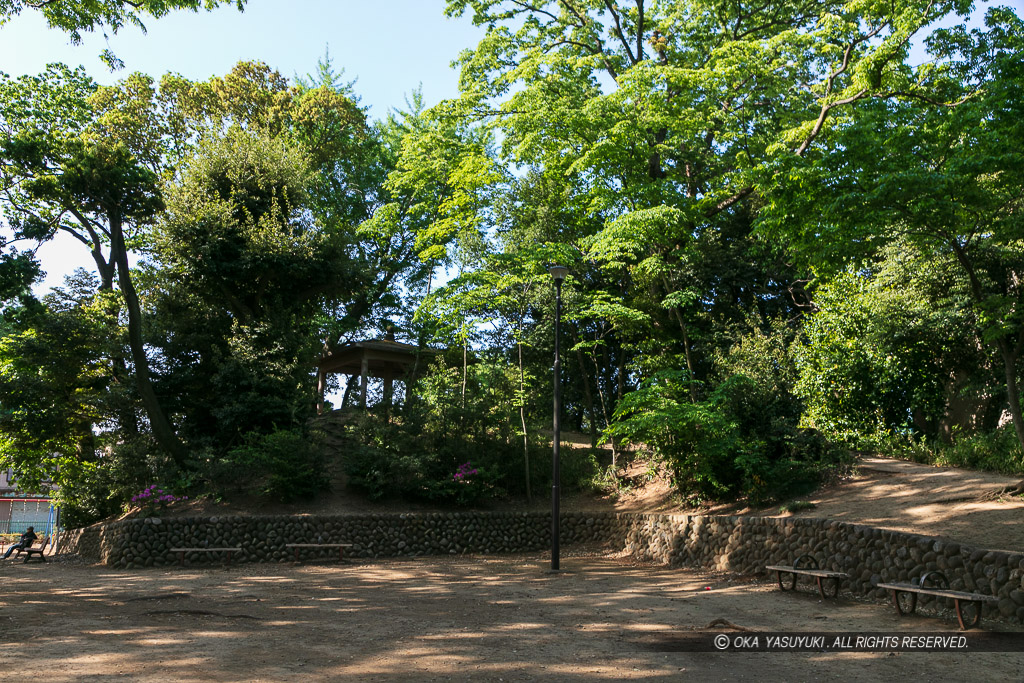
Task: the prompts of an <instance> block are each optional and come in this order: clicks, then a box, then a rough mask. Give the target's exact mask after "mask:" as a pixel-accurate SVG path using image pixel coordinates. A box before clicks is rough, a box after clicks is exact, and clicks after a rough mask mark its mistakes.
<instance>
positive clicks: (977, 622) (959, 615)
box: [953, 598, 982, 631]
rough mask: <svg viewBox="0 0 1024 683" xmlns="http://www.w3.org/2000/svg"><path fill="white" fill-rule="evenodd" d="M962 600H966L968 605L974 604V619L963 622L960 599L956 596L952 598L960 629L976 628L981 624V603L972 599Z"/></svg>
mask: <svg viewBox="0 0 1024 683" xmlns="http://www.w3.org/2000/svg"><path fill="white" fill-rule="evenodd" d="M964 602H966V603H967V604H969V605H973V606H974V620H973V621H971V623H970V624H964V613H963V607H962V605H961V604H960V600H959V599H958V598H953V605H954V606H955V607H956V620H957V621H959V622H960V630H961V631H966V630H968V629H972V628H976V627H978V626H981V605H982V603H980V602H975V601H974V600H965V601H964Z"/></svg>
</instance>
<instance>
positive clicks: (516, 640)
mask: <svg viewBox="0 0 1024 683" xmlns="http://www.w3.org/2000/svg"><path fill="white" fill-rule="evenodd" d="M1011 483H1015V480H1014V479H1009V478H1006V477H999V476H997V475H990V474H979V473H975V472H969V471H965V470H954V469H940V468H934V467H926V466H922V465H914V464H911V463H904V462H899V461H892V460H883V459H865V460H864V462H863V463H862V465H861V467H860V471H859V474H858V475H857V476H855V477H852V478H850V479H849V480H848V481H846V482H843V483H842V484H839V485H837V486H834V487H831V488H829V489H826V490H822V491H819V492H817V493H816V494H814V495H813V496H811V497H810V498H809V500H810V501H812V502H814V503H815V504H816V506H817V507H816V508H815V509H813V510H807V511H803V512H801V513H798V514H799V515H800V516H815V517H826V518H832V519H839V520H844V521H849V522H855V523H863V524H870V525H873V526H879V527H883V528H892V529H899V530H905V531H911V532H916V533H924V534H930V535H936V536H945V537H951V538H954V539H956V540H958V541H961V542H963V543H966V544H968V545H971V546H974V547H978V548H996V549H1005V550H1012V551H1024V535H1022V531H1021V525H1020V521H1021V519H1022V516H1024V501H1021V499H1020V498H1005V499H1002V500H995V499H992V496H990V495H989V494H990V493H991V492H993V491H995V490H998V489H999V488H1002V487H1003V486H1005V485H1007V484H1011ZM568 502H570V503H571V505H568V506H563V507H564V509H573V508H574V507H575V508H577V509H578V508H580V507H594V508H602V509H609V508H611V507H614V508H616V509H620V510H651V509H658V510H662V511H678V512H685V510H680V509H679V508H676V507H674V506H673V505H672V504H671V499H670V497H669V496H668V495H667V492H666V491H664V490H663V491H661V492H659V491H658V490H657V486H651V487H649V488H648V490H646V491H644V492H643V494H642V495H638V494H637V492H635V491H634V492H632V493H628V494H627V495H623V496H620V497H619V498H618V499H616V500H607V499H606V500H597V499H583V498H581V499H578V500H576V499H572V500H570V501H568ZM543 504H544V503H543V501H541V502H540V503H539V505H543ZM325 505H327V506H329V507H328V508H327V509H325ZM374 509H380V508H379V507H375V506H374V505H368V504H365V503H356V502H350V501H342V502H341V505H340V506H339V509H333V505H332V504H331V503H325V502H321V503H319V504H318V506H317V508H316V509H310V510H296V509H291V510H289V511H290V512H292V513H293V514H301V513H303V512H328V511H336V512H346V511H349V512H356V511H370V510H374ZM262 511H263V512H285V510H269V509H266V508H265V507H264V508H263V509H262ZM181 512H182V513H188V514H197V513H198V512H201V511H200V510H196V509H191V510H188V511H184V510H183V511H181ZM209 512H211V513H213V514H225V513H232V512H235V513H243V514H244V513H246V512H247V511H246V510H245V509H235V510H230V509H224V508H218V509H216V510H210V511H209ZM709 512H719V513H723V514H737V513H739V514H778V508H777V507H776V508H774V509H767V510H761V511H756V510H742V509H737V508H725V507H723V508H719V509H716V510H711V511H709ZM547 562H548V558H547V557H546V556H545V555H541V554H537V555H522V556H501V557H459V558H420V559H415V560H402V561H398V560H396V561H376V562H372V563H357V564H337V563H334V564H310V565H293V564H291V563H287V564H275V565H241V566H236V567H232V568H228V569H225V568H206V569H189V568H186V569H176V568H175V569H153V570H143V571H132V572H126V571H116V570H111V569H108V568H106V567H102V566H97V565H89V564H84V563H81V562H79V561H76V560H73V559H65V558H59V559H58V560H57V561H51V562H48V563H46V564H36V563H33V564H22V563H21V562H13V561H9V562H2V561H0V587H2V589H3V590H2V591H0V668H2V670H3V671H5V672H8V673H9V672H11V671H12V670H13V669H14V668H15V667H17V668H18V669H19V670H20V673H22V674H23V675H24V676H25V677H30V678H35V679H38V680H43V681H53V682H56V683H63V682H71V681H75V682H78V681H112V680H128V681H146V682H150V681H152V682H155V681H207V680H209V681H329V680H352V681H375V680H378V681H409V682H413V681H415V682H419V681H614V680H649V681H676V680H695V681H757V682H758V683H767V682H770V681H821V680H837V681H840V680H841V681H853V682H857V681H863V682H866V681H878V680H901V679H903V680H915V681H917V680H924V681H947V680H948V681H962V680H968V679H981V680H988V681H1019V680H1024V627H1021V626H1016V625H1011V624H1008V623H1006V622H999V621H992V620H988V621H986V622H985V628H986V630H995V631H1013V632H1015V633H1019V634H1020V638H1021V641H1020V643H1021V647H1020V652H1012V653H972V654H962V653H961V654H947V653H906V652H904V653H889V652H878V653H875V652H872V653H834V652H810V653H771V654H759V653H719V652H689V653H688V652H679V651H672V649H671V648H666V647H665V646H664V642H665V640H666V638H667V639H669V640H671V638H672V637H676V636H678V634H688V633H694V632H701V633H719V632H722V630H723V628H722V627H721V626H710V625H711V624H712V622H714V621H715V620H719V619H724V620H727V621H728V622H731V623H732V624H735V625H737V626H739V627H741V628H743V629H746V630H743V631H739V632H738V633H741V634H746V633H749V634H757V633H765V632H770V631H805V632H813V631H822V632H859V633H877V632H887V631H890V632H891V631H911V632H931V633H944V634H956V633H957V630H956V622H955V619H954V618H953V616H952V615H951V614H950V613H946V614H943V615H941V617H937V616H936V615H934V614H924V615H916V616H908V617H900V616H899V615H897V613H896V611H895V610H894V609H892V607H891V606H890V605H888V604H886V603H883V602H880V601H870V600H860V599H858V600H854V599H852V598H849V597H845V596H844V597H842V598H840V599H839V600H838V601H837V602H835V603H832V602H831V601H830V602H829V603H824V602H822V601H821V600H819V599H818V596H817V594H816V593H813V592H810V591H809V589H807V588H805V589H804V590H803V591H801V592H798V593H797V594H792V593H781V592H780V591H778V589H777V588H775V587H774V584H771V583H769V582H768V581H767V580H766V579H763V578H760V579H756V580H752V579H751V577H736V576H726V575H715V574H709V573H706V572H700V571H693V570H680V569H668V568H664V567H660V566H652V565H643V564H637V563H636V562H634V561H632V560H631V559H628V558H622V557H615V556H613V555H610V554H609V553H608V552H603V551H601V550H600V549H592V550H591V551H588V552H584V551H579V550H572V551H570V552H569V553H564V554H563V560H562V567H563V571H562V572H560V573H558V574H551V573H549V572H547V571H546V567H547ZM707 588H710V589H711V590H707ZM659 643H661V644H660V645H659ZM26 655H27V657H26Z"/></svg>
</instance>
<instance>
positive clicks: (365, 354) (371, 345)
mask: <svg viewBox="0 0 1024 683" xmlns="http://www.w3.org/2000/svg"><path fill="white" fill-rule="evenodd" d="M439 353H442V352H441V351H439V350H437V349H426V348H421V347H419V346H416V345H415V344H405V343H403V342H397V341H393V340H390V339H369V340H367V341H361V342H355V343H353V344H348V345H347V346H343V347H342V348H340V349H338V350H337V351H335V352H333V353H331V354H329V355H327V356H326V357H324V358H322V359H321V360H320V364H319V368H320V370H321V371H323V372H325V373H329V372H337V373H343V374H346V375H359V374H361V373H362V371H363V361H364V360H365V361H366V371H367V374H368V375H369V376H371V377H397V376H401V375H404V374H408V373H409V372H410V371H411V370H412V368H413V367H415V365H416V359H417V357H419V358H420V360H421V362H422V361H423V360H424V359H423V357H424V356H426V362H422V367H423V369H424V370H425V369H426V364H427V362H429V361H430V359H431V358H433V357H434V356H435V355H437V354H439Z"/></svg>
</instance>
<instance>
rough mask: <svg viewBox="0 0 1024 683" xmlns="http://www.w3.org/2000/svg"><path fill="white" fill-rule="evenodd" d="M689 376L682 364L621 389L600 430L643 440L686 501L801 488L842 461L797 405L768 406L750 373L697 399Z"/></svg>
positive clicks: (773, 496) (755, 496)
mask: <svg viewBox="0 0 1024 683" xmlns="http://www.w3.org/2000/svg"><path fill="white" fill-rule="evenodd" d="M689 384H690V380H689V378H688V376H687V374H686V373H685V372H678V371H666V372H661V373H658V374H656V375H655V376H654V377H652V378H651V379H650V380H647V381H646V382H644V383H643V384H642V385H641V386H640V388H639V389H638V390H637V391H635V392H633V393H631V394H627V395H626V396H625V397H623V399H622V401H621V402H620V403H619V407H618V409H617V410H616V414H615V417H616V421H615V423H613V425H612V426H611V428H609V429H608V430H607V431H606V438H610V437H613V436H614V437H620V438H623V439H626V440H628V441H631V442H633V443H635V444H638V445H641V446H643V447H646V448H649V449H650V450H651V451H652V452H653V453H654V455H655V457H656V458H657V459H659V460H661V461H663V462H665V463H666V464H667V465H668V466H669V467H670V469H671V471H672V474H673V480H674V484H675V486H676V488H678V490H679V492H680V493H681V494H682V495H683V496H684V497H685V498H687V499H688V500H690V501H691V502H698V501H705V500H720V499H730V498H737V497H746V498H747V499H748V500H749V501H750V502H751V503H752V504H754V505H764V504H766V503H771V502H773V501H777V500H782V499H785V498H788V497H791V496H793V495H800V494H802V493H806V492H808V491H810V490H812V489H813V488H814V487H816V486H817V485H818V484H819V483H820V481H821V480H822V478H823V477H824V476H827V475H828V474H829V473H830V472H833V471H835V470H836V469H839V468H842V467H844V466H845V464H846V463H845V461H844V457H843V454H842V452H841V451H839V450H838V449H836V448H834V447H833V446H831V445H830V444H829V442H828V441H827V440H825V439H824V438H823V437H822V436H821V435H820V434H818V433H816V432H814V431H813V430H801V429H798V428H797V427H796V411H791V412H792V414H790V415H786V414H785V411H784V409H782V408H778V407H777V406H773V399H772V397H771V396H770V395H766V392H765V391H764V387H763V385H759V384H758V383H757V382H755V381H754V380H752V379H751V378H749V377H746V376H744V375H733V376H732V377H729V378H728V379H726V380H725V381H723V382H722V383H720V384H719V385H718V386H717V387H715V388H714V389H713V390H712V391H711V392H710V393H709V394H708V397H707V399H705V400H704V401H699V402H693V401H692V399H691V394H690V391H689ZM775 402H776V403H777V399H776V400H775Z"/></svg>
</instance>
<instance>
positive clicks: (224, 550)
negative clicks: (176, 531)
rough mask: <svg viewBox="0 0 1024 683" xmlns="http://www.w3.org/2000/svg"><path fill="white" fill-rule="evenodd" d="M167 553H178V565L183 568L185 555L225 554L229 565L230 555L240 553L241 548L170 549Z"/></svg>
mask: <svg viewBox="0 0 1024 683" xmlns="http://www.w3.org/2000/svg"><path fill="white" fill-rule="evenodd" d="M168 552H172V553H178V565H179V566H182V567H184V566H185V553H227V554H228V561H227V563H228V564H231V555H232V553H240V552H242V549H241V548H170V550H169V551H168Z"/></svg>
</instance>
